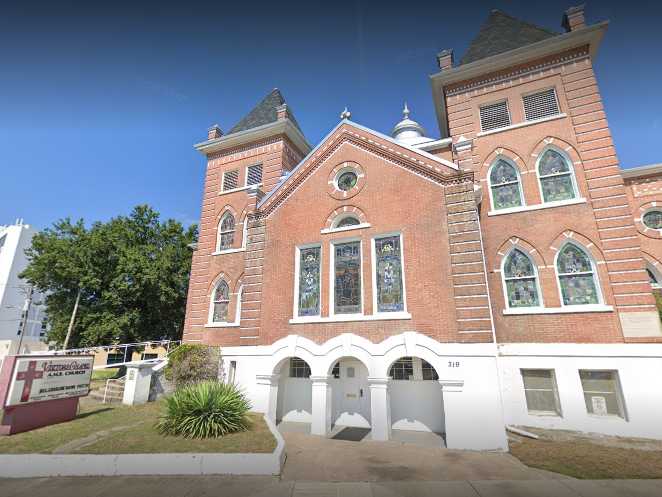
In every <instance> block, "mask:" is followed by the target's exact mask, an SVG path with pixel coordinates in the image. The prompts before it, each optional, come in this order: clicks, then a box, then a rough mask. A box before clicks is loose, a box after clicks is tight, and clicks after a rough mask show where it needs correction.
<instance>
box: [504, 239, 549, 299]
mask: <svg viewBox="0 0 662 497" xmlns="http://www.w3.org/2000/svg"><path fill="white" fill-rule="evenodd" d="M503 278H504V280H505V282H506V292H507V293H508V306H509V307H536V306H539V305H540V300H539V298H538V285H537V283H536V272H535V269H534V267H533V263H532V262H531V259H529V257H528V256H527V255H526V254H524V252H522V251H521V250H519V249H513V250H512V251H511V252H510V254H508V257H507V258H506V262H505V263H504V265H503Z"/></svg>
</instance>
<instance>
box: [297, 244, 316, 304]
mask: <svg viewBox="0 0 662 497" xmlns="http://www.w3.org/2000/svg"><path fill="white" fill-rule="evenodd" d="M319 313H320V247H309V248H304V249H301V250H300V251H299V316H318V315H319Z"/></svg>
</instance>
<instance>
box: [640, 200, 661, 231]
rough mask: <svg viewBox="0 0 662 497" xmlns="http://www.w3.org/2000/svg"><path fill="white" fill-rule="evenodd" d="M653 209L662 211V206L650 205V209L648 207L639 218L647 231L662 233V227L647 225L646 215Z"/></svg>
mask: <svg viewBox="0 0 662 497" xmlns="http://www.w3.org/2000/svg"><path fill="white" fill-rule="evenodd" d="M653 211H657V212H662V207H660V206H655V205H654V206H652V207H649V208H648V209H646V210H645V211H644V212H642V213H641V217H640V218H639V219H640V221H641V224H642V225H643V227H644V228H645V230H646V231H653V232H657V233H660V234H662V229H659V228H650V227H648V226H646V223H645V222H644V216H645V215H646V214H648V213H649V212H653Z"/></svg>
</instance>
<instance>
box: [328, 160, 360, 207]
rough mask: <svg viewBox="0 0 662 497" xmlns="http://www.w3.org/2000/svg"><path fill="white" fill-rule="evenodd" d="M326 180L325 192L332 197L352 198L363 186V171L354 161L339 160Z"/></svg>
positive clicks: (340, 198)
mask: <svg viewBox="0 0 662 497" xmlns="http://www.w3.org/2000/svg"><path fill="white" fill-rule="evenodd" d="M328 182H329V185H328V187H327V193H328V194H329V195H331V196H332V197H333V198H335V199H337V200H344V199H347V198H352V197H353V196H354V195H356V194H357V193H359V192H360V191H361V190H363V187H364V186H365V171H364V170H363V168H362V167H361V165H360V164H358V163H356V162H352V161H345V162H341V163H340V164H338V165H337V166H336V167H334V168H333V170H332V171H331V173H330V174H329V180H328Z"/></svg>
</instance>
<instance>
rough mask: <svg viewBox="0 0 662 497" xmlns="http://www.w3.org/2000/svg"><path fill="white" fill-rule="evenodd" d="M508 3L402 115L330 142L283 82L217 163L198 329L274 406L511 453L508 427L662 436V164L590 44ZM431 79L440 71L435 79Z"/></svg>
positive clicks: (217, 142)
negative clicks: (624, 110) (600, 76)
mask: <svg viewBox="0 0 662 497" xmlns="http://www.w3.org/2000/svg"><path fill="white" fill-rule="evenodd" d="M562 27H563V32H562V33H559V32H553V31H548V30H546V29H542V28H540V27H537V26H534V25H532V24H528V23H525V22H522V21H520V20H517V19H514V18H512V17H510V16H508V15H506V14H504V13H502V12H499V11H493V12H492V13H491V14H490V15H489V17H488V19H487V21H486V22H485V24H484V25H483V26H482V27H481V28H480V31H479V32H478V34H477V36H476V37H475V39H474V40H473V41H472V43H471V44H470V46H469V48H468V50H467V52H466V53H465V54H464V55H463V57H462V58H461V59H460V61H459V62H454V58H453V52H452V50H444V51H442V52H441V53H440V54H439V55H438V56H437V60H438V65H439V72H438V73H437V74H435V75H433V76H431V83H432V100H433V103H434V107H435V110H436V114H437V118H438V123H439V131H440V135H441V138H430V137H427V136H426V135H425V131H424V130H423V128H422V127H421V126H420V125H419V124H418V123H417V122H416V121H414V120H413V119H412V117H411V116H410V112H409V109H407V108H406V106H405V109H404V116H403V119H402V120H401V121H400V122H399V123H397V124H396V125H395V127H394V128H393V130H392V132H391V133H390V134H389V135H387V134H383V133H382V132H379V131H375V130H372V129H369V128H366V127H364V126H362V125H360V124H358V123H356V122H354V121H352V120H351V115H350V113H349V112H344V113H343V115H342V116H341V120H340V122H339V123H338V125H337V126H336V127H335V128H333V129H332V130H330V132H329V134H328V135H327V136H326V138H324V139H323V140H322V141H321V142H320V143H318V144H316V145H315V146H312V145H311V144H309V143H308V141H307V140H306V138H305V136H304V135H303V133H302V131H301V129H300V127H299V125H298V123H297V121H296V119H295V118H294V114H293V111H292V109H291V108H290V107H289V106H288V105H287V103H286V102H285V100H284V98H283V96H282V94H281V93H280V92H279V91H278V90H273V91H272V92H271V93H269V94H268V95H267V96H266V97H265V98H264V99H263V100H262V101H261V102H260V103H259V104H258V105H257V106H256V107H255V108H254V109H253V110H252V111H250V112H249V113H248V115H246V117H244V118H243V119H242V120H241V121H240V122H239V123H237V124H236V125H235V126H234V127H232V128H231V129H230V130H229V131H228V132H227V133H223V132H222V131H221V129H220V128H219V127H218V126H213V127H212V128H210V129H209V133H208V136H207V140H206V141H204V142H202V143H199V144H197V145H196V146H195V147H196V149H197V150H198V151H200V152H201V153H202V154H203V155H204V156H205V157H206V159H207V170H206V178H205V185H204V193H203V201H202V215H201V220H200V240H199V243H198V246H197V249H196V250H195V252H194V256H193V268H192V274H191V282H190V288H189V298H188V304H187V314H186V324H185V329H184V340H185V341H187V342H192V343H207V344H214V345H221V346H222V351H223V361H224V372H225V375H226V378H227V380H228V381H233V382H235V383H237V384H238V385H240V386H241V387H242V388H243V389H244V390H245V391H246V392H247V394H248V396H249V397H250V399H251V401H252V403H253V407H254V409H255V410H257V411H261V412H265V413H267V414H268V415H269V416H271V417H272V418H273V419H275V420H277V421H285V422H297V423H305V424H306V425H309V426H310V430H311V432H312V433H314V434H319V435H329V434H330V433H332V432H333V430H335V429H336V428H337V427H338V426H356V427H364V428H368V429H370V436H371V437H372V438H373V439H376V440H386V439H389V438H391V437H392V436H393V433H394V432H395V431H396V430H419V431H421V430H422V431H430V432H435V433H439V434H441V435H442V437H443V440H444V443H445V444H446V445H447V446H448V447H455V448H470V449H504V448H505V447H506V446H507V442H506V436H505V426H507V425H524V426H538V427H545V428H559V429H570V430H582V431H590V432H598V433H607V434H616V435H627V436H641V437H651V438H659V439H662V422H660V420H661V419H662V395H661V394H662V387H660V378H662V329H661V326H660V318H659V315H658V311H657V308H656V302H655V297H654V292H655V289H656V288H657V287H658V282H659V283H662V265H661V263H662V165H660V166H646V167H640V168H629V169H626V170H624V169H622V168H621V166H620V164H619V161H618V157H617V153H616V150H615V148H614V144H613V141H612V138H611V133H610V130H609V125H608V123H607V119H606V115H605V112H604V108H603V104H602V99H601V96H600V92H599V89H598V86H597V81H596V74H595V72H594V70H593V66H592V61H593V59H594V58H595V57H596V56H597V52H598V48H599V46H600V42H601V40H602V37H603V36H604V34H605V32H606V30H607V22H601V23H597V24H593V25H587V24H586V23H585V20H584V11H583V7H575V8H571V9H569V10H568V11H567V12H566V13H565V15H564V16H563V20H562ZM421 77H422V78H424V76H423V75H421Z"/></svg>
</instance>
